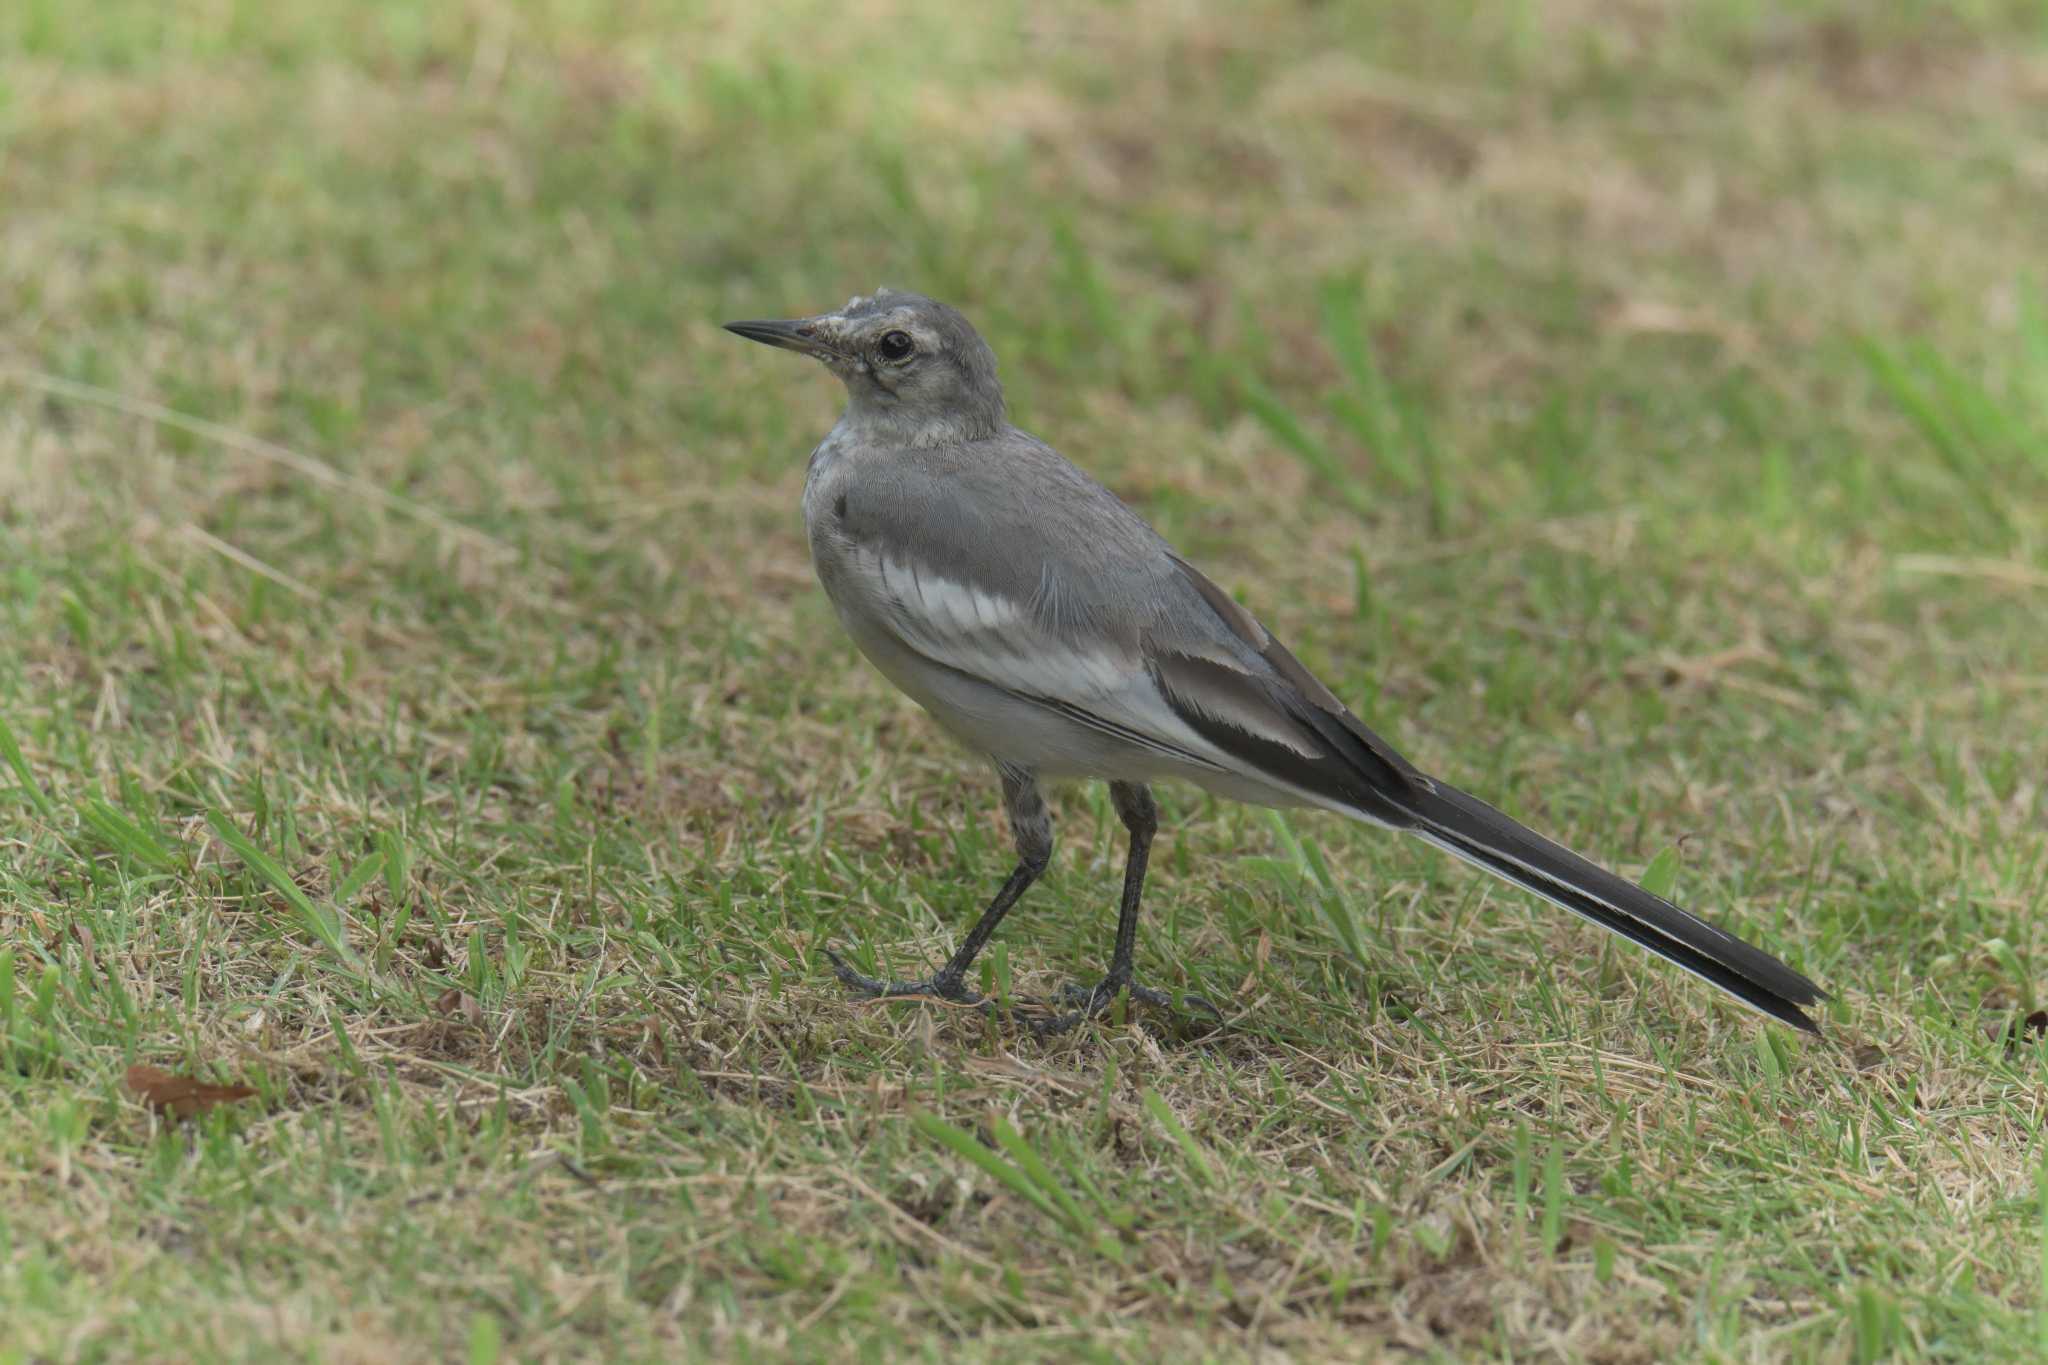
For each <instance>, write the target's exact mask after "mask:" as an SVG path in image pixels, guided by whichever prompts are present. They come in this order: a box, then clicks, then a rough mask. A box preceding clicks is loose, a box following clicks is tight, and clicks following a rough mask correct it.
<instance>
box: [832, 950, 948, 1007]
mask: <svg viewBox="0 0 2048 1365" xmlns="http://www.w3.org/2000/svg"><path fill="white" fill-rule="evenodd" d="M825 956H826V957H829V958H831V959H832V971H833V972H834V974H836V975H837V976H838V977H839V979H840V981H841V982H842V983H844V984H845V986H846V988H847V989H848V990H850V991H852V992H853V993H854V994H856V995H859V996H862V997H865V998H866V999H869V1000H888V999H894V998H899V997H903V996H926V997H929V998H931V999H934V1000H944V1001H946V1002H947V1003H949V1004H954V1005H981V1006H984V1007H985V1006H986V1005H987V1003H988V1002H987V1001H986V1000H984V999H983V998H982V996H981V994H980V992H978V991H974V990H970V989H969V988H968V986H967V983H966V982H965V981H962V980H961V979H960V978H959V977H958V976H957V975H956V976H948V975H947V974H946V973H945V972H944V971H938V972H933V973H932V974H931V975H930V976H928V977H925V978H924V979H923V980H920V981H884V980H882V979H881V978H880V977H875V976H868V975H866V974H865V973H863V972H857V971H855V970H854V969H853V968H852V967H851V966H849V965H848V964H847V962H846V959H844V958H842V957H840V956H839V954H837V953H835V952H833V951H832V950H831V949H830V948H827V949H825Z"/></svg>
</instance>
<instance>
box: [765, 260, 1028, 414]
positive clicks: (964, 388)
mask: <svg viewBox="0 0 2048 1365" xmlns="http://www.w3.org/2000/svg"><path fill="white" fill-rule="evenodd" d="M725 329H726V330H727V331H728V332H736V333H738V334H739V335H740V336H743V337H746V338H747V339H748V340H750V341H759V342H762V343H764V344H766V345H769V346H780V347H782V348H783V349H784V350H789V351H798V352H801V353H802V354H804V355H807V356H810V357H812V358H813V359H815V360H818V361H820V362H822V363H823V364H824V366H825V368H826V369H828V370H830V371H832V373H834V374H836V375H838V376H839V378H840V380H841V381H842V382H844V383H845V385H846V394H847V415H848V417H849V418H850V419H851V420H852V421H853V422H854V423H855V424H856V425H857V426H861V427H863V428H867V429H868V430H869V431H870V434H872V435H873V436H874V437H875V438H877V439H883V440H891V441H897V442H901V443H902V444H905V445H917V446H925V445H946V444H951V443H955V442H960V441H972V440H978V439H980V438H982V437H984V436H992V435H994V434H995V433H996V432H998V431H1000V430H1002V428H1003V425H1004V417H1003V386H1002V384H1001V383H999V382H998V381H997V379H996V357H995V352H993V351H991V350H989V348H988V343H987V342H985V341H983V340H982V339H981V336H980V334H979V333H977V332H976V331H975V330H974V327H973V326H972V325H971V324H970V323H969V322H968V321H967V319H966V318H964V317H962V316H960V314H959V313H958V312H957V311H955V310H954V309H952V308H949V307H947V306H946V305H945V304H943V303H940V302H939V301H938V300H936V299H928V298H926V297H925V296H924V295H922V294H911V293H906V292H904V291H902V290H897V289H878V290H876V291H875V292H874V293H873V294H871V295H868V296H867V297H865V298H863V297H858V296H856V297H854V298H851V299H848V300H847V301H846V306H845V307H843V308H841V309H839V310H837V311H836V312H831V313H820V314H818V315H817V316H816V317H808V318H790V319H786V320H781V321H765V322H728V323H726V324H725Z"/></svg>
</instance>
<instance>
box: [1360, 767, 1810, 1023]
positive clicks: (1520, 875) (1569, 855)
mask: <svg viewBox="0 0 2048 1365" xmlns="http://www.w3.org/2000/svg"><path fill="white" fill-rule="evenodd" d="M1394 804H1395V805H1396V806H1397V808H1398V809H1399V810H1400V812H1401V814H1402V815H1404V816H1406V817H1408V820H1409V821H1411V822H1412V823H1411V824H1409V826H1408V827H1409V828H1410V829H1411V830H1412V831H1413V832H1414V833H1416V834H1419V835H1421V836H1422V837H1423V838H1425V839H1427V840H1429V841H1430V842H1431V843H1433V844H1435V845H1436V846H1437V847H1439V848H1442V849H1444V850H1446V851H1447V852H1450V853H1454V854H1456V855H1457V856H1458V857H1460V858H1463V859H1464V860H1465V861H1466V862H1468V863H1472V864H1473V865H1475V866H1477V867H1483V868H1485V869H1486V870H1487V871H1489V872H1491V873H1493V874H1495V875H1496V876H1499V877H1504V878H1506V879H1507V880H1508V881H1511V882H1513V883H1514V884H1515V885H1517V886H1519V887H1522V888H1524V889H1525V890H1528V891H1532V892H1534V893H1535V894H1536V895H1539V896H1541V897H1543V899H1545V900H1547V901H1549V902H1551V903H1552V904H1554V905H1560V906H1563V907H1564V908H1565V909H1567V910H1570V911H1572V912H1573V913H1574V914H1578V915H1583V916H1585V917H1586V918H1587V919H1589V920H1592V921H1593V922H1594V923H1595V924H1599V925H1602V926H1604V927H1606V928H1608V929H1612V930H1613V931H1614V932H1615V933H1617V934H1620V935H1621V936H1622V937H1623V938H1625V939H1628V940H1629V941H1631V942H1633V943H1639V944H1641V945H1642V946H1643V947H1645V948H1647V949H1649V950H1650V951H1651V952H1653V953H1655V954H1656V955H1657V956H1659V957H1661V958H1664V959H1666V960H1667V961H1671V962H1675V963H1677V964H1678V965H1679V966H1681V967H1683V968H1685V969H1686V970H1687V971H1689V972H1691V973H1692V974H1693V975H1694V976H1697V977H1699V978H1700V979H1701V980H1703V981H1710V982H1712V983H1713V984H1714V985H1716V986H1719V987H1720V988H1721V989H1722V990H1724V991H1726V992H1728V994H1730V995H1732V996H1734V997H1735V998H1736V999H1738V1000H1741V1001H1743V1002H1744V1003H1745V1004H1748V1005H1751V1006H1754V1007H1755V1008H1756V1009H1759V1010H1761V1011H1763V1012H1764V1013H1765V1014H1768V1015H1770V1016H1771V1017H1772V1018H1773V1019H1782V1020H1783V1021H1785V1022H1786V1023H1788V1024H1791V1025H1792V1026H1793V1027H1795V1028H1802V1029H1805V1030H1806V1031H1807V1032H1808V1033H1819V1032H1820V1030H1819V1029H1818V1028H1817V1027H1815V1026H1814V1022H1813V1021H1812V1020H1811V1019H1809V1018H1807V1017H1806V1014H1805V1013H1804V1012H1803V1011H1802V1010H1801V1009H1800V1006H1802V1005H1813V1004H1817V1003H1818V1002H1820V1001H1822V1000H1825V999H1827V998H1828V997H1827V993H1826V992H1825V991H1823V990H1821V988H1820V987H1818V986H1816V985H1814V984H1813V983H1812V982H1811V981H1808V980H1807V979H1806V978H1805V977H1803V976H1801V975H1800V974H1799V973H1798V972H1795V971H1793V970H1792V969H1791V968H1790V967H1787V966H1786V965H1785V964H1784V963H1782V962H1780V961H1778V959H1776V958H1775V957H1772V956H1771V955H1770V954H1769V953H1766V952H1764V951H1763V950H1762V949H1760V948H1752V947H1751V946H1750V945H1749V944H1747V943H1744V942H1743V941H1742V940H1741V939H1739V938H1734V937H1731V936H1730V935H1728V934H1725V933H1723V932H1721V931H1720V930H1719V929H1716V928H1715V927H1714V926H1713V925H1711V924H1708V923H1706V922H1705V921H1704V920H1700V919H1697V918H1695V917H1694V916H1692V915H1689V914H1687V913H1686V912H1685V911H1683V910H1681V909H1679V908H1678V907H1677V906H1675V905H1673V904H1672V903H1671V902H1670V901H1667V900H1665V899H1664V898H1663V897H1662V896H1658V895H1653V894H1651V893H1650V892H1648V891H1645V890H1643V888H1642V887H1640V886H1637V885H1635V884H1634V883H1633V882H1630V881H1627V880H1625V879H1623V878H1621V877H1617V876H1615V875H1614V874H1613V873H1612V872H1609V871H1607V870H1606V869H1605V868H1602V867H1598V866H1596V865H1594V864H1593V863H1590V862H1587V861H1586V860H1585V859H1584V858H1581V857H1580V856H1579V855H1578V854H1576V853H1574V852H1572V851H1571V850H1570V849H1568V848H1566V847H1564V846H1563V845H1562V844H1557V843H1553V842H1552V841H1550V840H1549V839H1546V838H1544V837H1543V836H1542V835H1540V834H1538V833H1536V832H1535V831H1534V830H1531V829H1528V828H1526V827H1524V826H1522V825H1520V824H1517V823H1516V822H1515V821H1513V820H1511V819H1509V818H1508V817H1507V816H1506V815H1503V814H1502V813H1501V812H1499V811H1497V810H1495V809H1494V808H1493V807H1492V806H1489V805H1487V804H1486V803H1485V802H1484V801H1481V800H1480V799H1479V798H1477V797H1475V796H1468V795H1467V794H1466V793H1464V792H1461V791H1459V790H1458V789H1457V788H1456V787H1450V786H1446V785H1445V784H1443V783H1442V782H1436V781H1434V780H1433V779H1432V780H1431V783H1430V787H1429V788H1426V789H1422V790H1417V791H1409V792H1403V793H1401V795H1400V797H1399V798H1398V799H1397V800H1396V801H1395V803H1394Z"/></svg>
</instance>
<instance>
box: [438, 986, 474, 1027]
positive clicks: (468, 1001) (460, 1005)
mask: <svg viewBox="0 0 2048 1365" xmlns="http://www.w3.org/2000/svg"><path fill="white" fill-rule="evenodd" d="M434 1013H436V1014H457V1013H459V1014H461V1015H462V1018H463V1021H464V1022H465V1023H470V1024H475V1025H477V1026H478V1027H479V1028H481V1027H482V1026H483V1022H484V1007H483V1004H482V1003H481V1002H480V1001H478V1000H477V998H476V997H475V996H473V995H471V994H470V993H469V992H468V991H465V990H462V989H461V988H459V987H456V986H450V987H449V988H448V989H447V990H445V991H442V992H441V993H440V994H439V995H438V996H436V997H434Z"/></svg>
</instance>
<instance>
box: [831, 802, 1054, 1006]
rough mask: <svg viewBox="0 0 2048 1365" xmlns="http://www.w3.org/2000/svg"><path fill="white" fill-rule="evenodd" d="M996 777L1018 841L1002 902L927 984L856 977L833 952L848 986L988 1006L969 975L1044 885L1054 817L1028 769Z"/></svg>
mask: <svg viewBox="0 0 2048 1365" xmlns="http://www.w3.org/2000/svg"><path fill="white" fill-rule="evenodd" d="M996 772H997V774H998V775H999V776H1000V777H1001V778H1002V780H1003V809H1004V810H1005V811H1007V812H1008V813H1009V816H1010V833H1011V835H1012V837H1014V838H1015V839H1016V841H1017V867H1016V869H1015V870H1014V871H1013V872H1011V873H1010V879H1009V880H1008V881H1006V882H1004V883H1003V888H1002V890H1000V891H998V892H996V898H995V899H994V900H992V901H990V902H989V903H988V908H987V909H986V910H984V911H982V912H981V918H980V919H978V920H976V921H975V922H974V927H973V928H972V929H969V930H968V931H967V937H966V938H965V939H963V940H961V943H960V946H959V948H958V949H956V950H955V951H954V953H953V956H952V957H950V958H948V959H947V960H946V965H945V966H943V967H941V968H939V969H938V970H937V971H936V972H933V973H932V974H931V975H930V976H928V977H926V978H924V979H923V980H922V981H883V980H880V979H879V978H876V977H872V976H866V975H863V974H862V973H860V972H857V971H855V970H854V969H853V968H852V967H850V966H848V965H847V964H846V963H845V962H843V961H842V960H840V957H839V954H837V953H835V952H833V951H832V950H831V949H830V948H827V949H826V950H825V956H827V957H829V958H831V959H832V969H833V970H834V971H835V972H837V973H838V974H839V979H840V980H841V981H843V982H845V983H846V985H847V986H848V987H849V988H851V989H852V990H855V991H857V992H859V993H860V994H862V995H868V996H892V995H935V996H937V997H938V998H939V999H941V1000H951V1001H953V1002H954V1003H955V1004H961V1005H978V1004H981V1003H982V998H981V995H980V993H979V992H976V991H974V990H971V989H969V988H968V985H967V969H968V967H970V966H972V965H973V963H974V958H975V955H976V954H977V953H979V952H980V951H981V950H982V947H983V945H984V944H986V943H987V942H988V940H989V935H991V934H993V933H994V932H995V931H996V926H997V925H998V924H1001V923H1002V922H1003V916H1004V915H1007V914H1009V913H1010V907H1011V906H1013V905H1015V904H1016V903H1017V902H1018V900H1019V899H1020V898H1022V896H1023V895H1024V893H1025V891H1026V890H1028V889H1029V888H1030V886H1031V883H1033V882H1035V881H1037V880H1038V878H1039V875H1040V874H1041V873H1043V872H1044V871H1045V868H1046V864H1047V863H1049V862H1051V861H1052V814H1051V812H1049V811H1048V810H1046V808H1045V798H1044V797H1043V796H1041V795H1040V794H1039V791H1038V778H1037V775H1036V774H1035V773H1033V772H1032V771H1031V770H1030V769H1028V768H1016V767H1012V766H1010V765H1009V764H1000V763H999V764H997V765H996Z"/></svg>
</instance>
